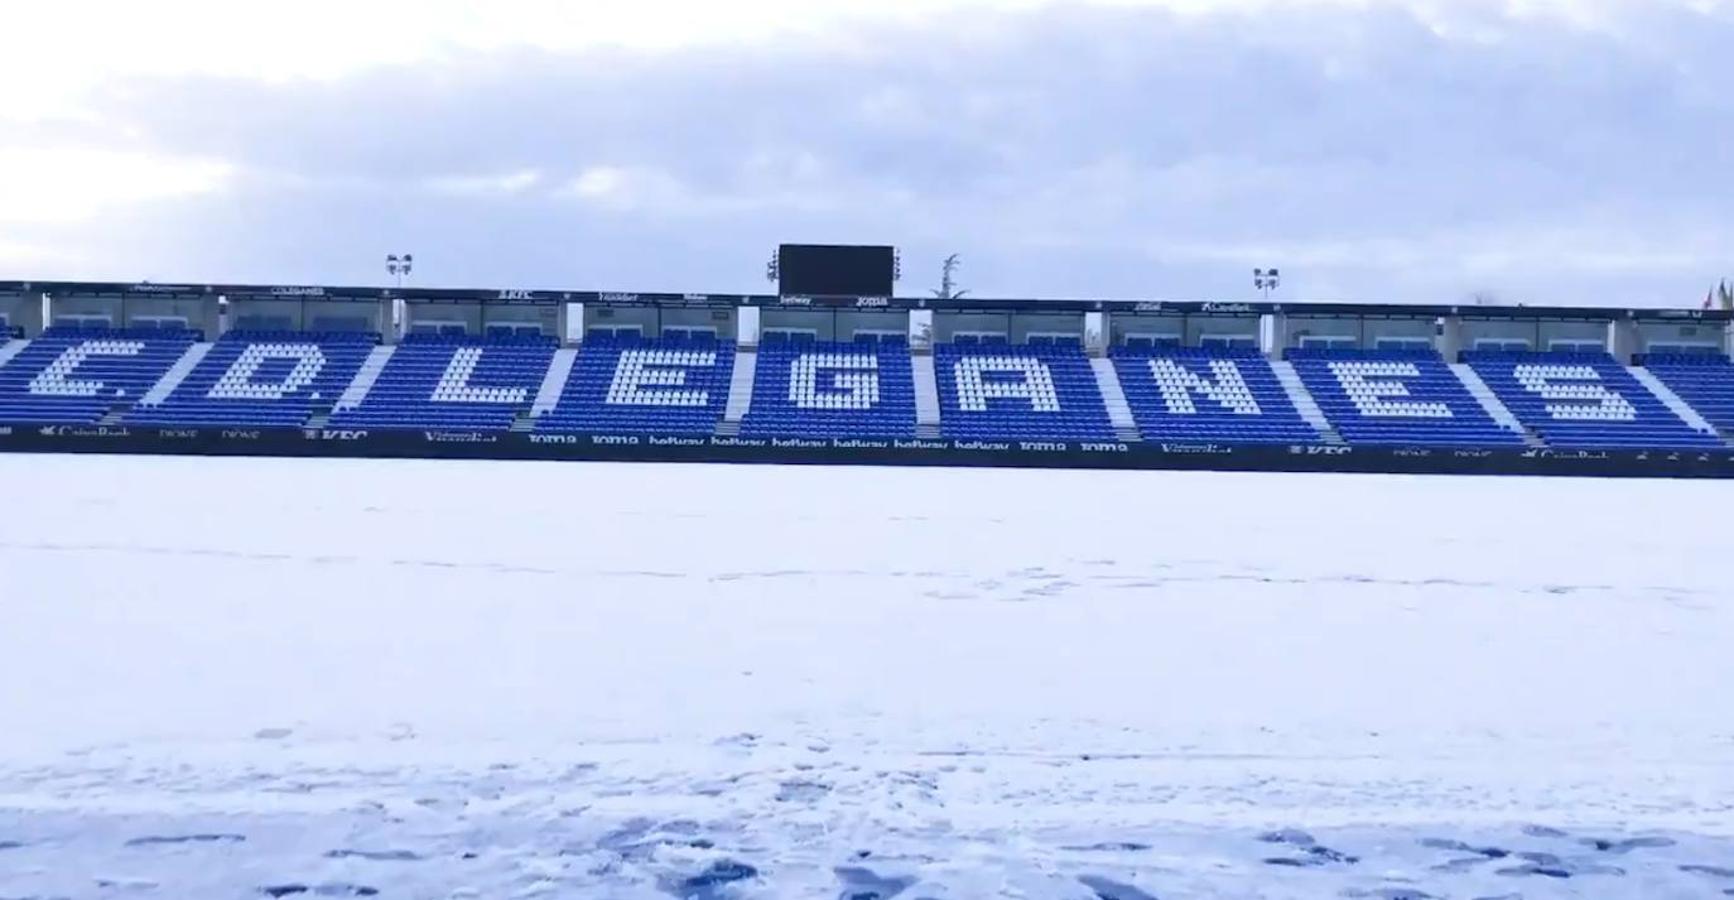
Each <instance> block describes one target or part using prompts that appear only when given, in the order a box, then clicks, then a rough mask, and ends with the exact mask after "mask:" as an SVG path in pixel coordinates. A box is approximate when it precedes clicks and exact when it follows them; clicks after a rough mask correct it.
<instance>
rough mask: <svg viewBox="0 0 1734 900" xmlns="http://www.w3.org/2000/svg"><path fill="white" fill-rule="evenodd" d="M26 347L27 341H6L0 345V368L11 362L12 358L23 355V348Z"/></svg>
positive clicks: (28, 343)
mask: <svg viewBox="0 0 1734 900" xmlns="http://www.w3.org/2000/svg"><path fill="white" fill-rule="evenodd" d="M28 346H30V342H29V341H7V342H6V343H4V344H0V366H4V365H6V364H7V363H9V362H11V361H12V358H13V357H15V356H17V355H18V354H20V353H23V352H24V348H25V347H28Z"/></svg>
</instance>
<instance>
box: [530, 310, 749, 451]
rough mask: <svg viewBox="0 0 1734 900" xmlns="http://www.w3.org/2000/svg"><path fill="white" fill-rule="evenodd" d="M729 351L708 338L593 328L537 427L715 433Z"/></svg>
mask: <svg viewBox="0 0 1734 900" xmlns="http://www.w3.org/2000/svg"><path fill="white" fill-rule="evenodd" d="M734 357H735V348H734V345H733V344H732V343H727V342H718V341H716V340H715V339H714V338H707V337H703V336H700V337H686V338H662V339H641V338H634V337H631V336H630V335H629V334H628V335H620V336H603V335H599V334H595V333H594V332H593V333H592V336H591V337H588V338H586V339H585V341H584V346H583V348H582V349H580V350H579V352H578V360H577V364H576V365H574V366H573V368H572V375H571V377H570V378H568V379H567V381H566V386H565V388H564V390H563V391H562V393H561V395H560V402H559V403H557V404H556V405H555V407H554V409H553V410H551V411H550V412H547V413H545V414H543V415H542V416H541V417H539V418H538V419H537V420H536V430H537V431H547V432H565V433H577V434H598V433H600V434H668V435H686V436H708V435H711V434H714V433H715V432H716V428H717V423H718V421H719V420H720V419H721V418H722V414H723V409H724V407H725V406H726V405H727V403H728V394H729V378H730V375H731V374H732V373H733V366H734Z"/></svg>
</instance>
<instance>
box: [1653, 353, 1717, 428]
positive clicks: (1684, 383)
mask: <svg viewBox="0 0 1734 900" xmlns="http://www.w3.org/2000/svg"><path fill="white" fill-rule="evenodd" d="M1642 363H1643V366H1644V368H1646V369H1648V370H1649V371H1650V374H1652V375H1655V376H1656V378H1657V379H1658V380H1660V381H1661V382H1662V383H1663V384H1665V385H1667V386H1668V388H1669V389H1670V390H1672V391H1673V392H1674V393H1675V394H1677V395H1679V397H1680V399H1681V400H1684V401H1686V403H1687V404H1689V405H1690V406H1691V407H1692V408H1693V409H1695V410H1697V411H1698V414H1699V415H1702V416H1703V417H1704V418H1705V419H1707V420H1708V421H1709V422H1710V423H1711V424H1712V425H1715V426H1716V427H1718V428H1722V429H1734V361H1730V360H1729V359H1728V357H1726V356H1723V355H1721V354H1720V353H1687V354H1668V355H1651V356H1647V357H1645V358H1644V359H1643V360H1642Z"/></svg>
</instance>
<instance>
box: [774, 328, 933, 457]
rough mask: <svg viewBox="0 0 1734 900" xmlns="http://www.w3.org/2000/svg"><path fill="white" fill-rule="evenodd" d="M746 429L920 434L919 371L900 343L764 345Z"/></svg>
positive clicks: (886, 436)
mask: <svg viewBox="0 0 1734 900" xmlns="http://www.w3.org/2000/svg"><path fill="white" fill-rule="evenodd" d="M741 433H742V434H744V435H751V436H755V437H815V438H829V437H835V438H862V439H878V440H891V439H895V438H912V437H914V436H915V374H914V368H913V366H912V365H911V363H910V358H909V347H908V345H907V344H904V343H899V342H891V341H887V342H883V343H882V342H878V341H872V342H868V341H859V342H856V343H852V344H843V343H822V344H820V343H815V344H801V343H787V342H784V343H779V344H774V345H761V346H760V348H759V353H758V364H757V366H756V367H755V370H754V374H753V402H752V406H751V407H750V408H749V409H748V411H747V415H746V418H745V419H744V420H742V422H741Z"/></svg>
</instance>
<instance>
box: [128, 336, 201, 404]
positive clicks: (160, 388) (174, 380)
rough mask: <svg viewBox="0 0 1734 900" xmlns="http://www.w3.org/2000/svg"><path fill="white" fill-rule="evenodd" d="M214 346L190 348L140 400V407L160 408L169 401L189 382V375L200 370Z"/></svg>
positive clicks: (197, 345)
mask: <svg viewBox="0 0 1734 900" xmlns="http://www.w3.org/2000/svg"><path fill="white" fill-rule="evenodd" d="M214 346H216V345H215V344H210V343H199V344H194V345H192V346H191V347H188V348H187V352H185V353H183V354H181V358H180V359H177V360H175V364H174V365H173V366H171V367H169V370H168V371H167V372H165V373H163V377H161V378H159V379H157V383H156V384H153V385H151V389H150V390H148V391H146V392H145V395H144V396H143V397H140V398H139V401H138V402H139V405H140V406H158V405H161V404H162V402H163V401H164V400H167V399H169V395H170V394H173V393H174V392H175V388H178V387H180V386H181V382H183V381H186V380H187V376H188V375H191V374H193V370H194V369H196V368H198V366H199V363H201V362H203V361H204V359H205V357H206V356H207V355H208V354H210V352H211V348H212V347H214Z"/></svg>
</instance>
